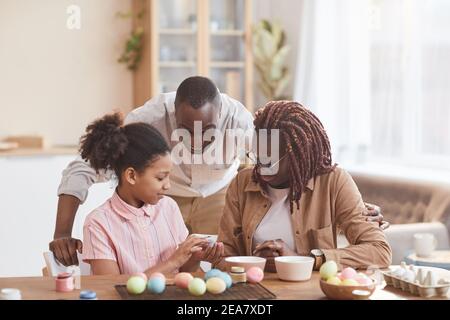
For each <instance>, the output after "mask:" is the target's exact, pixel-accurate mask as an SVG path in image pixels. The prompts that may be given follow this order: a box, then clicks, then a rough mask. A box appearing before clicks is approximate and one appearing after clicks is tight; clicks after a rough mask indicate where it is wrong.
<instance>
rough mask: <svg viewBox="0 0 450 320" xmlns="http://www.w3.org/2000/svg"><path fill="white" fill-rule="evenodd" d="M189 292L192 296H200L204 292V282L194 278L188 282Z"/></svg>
mask: <svg viewBox="0 0 450 320" xmlns="http://www.w3.org/2000/svg"><path fill="white" fill-rule="evenodd" d="M188 290H189V292H190V293H191V294H192V295H194V296H202V295H204V294H205V292H206V284H205V281H203V279H201V278H194V279H192V280H191V281H189V286H188Z"/></svg>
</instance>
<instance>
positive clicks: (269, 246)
mask: <svg viewBox="0 0 450 320" xmlns="http://www.w3.org/2000/svg"><path fill="white" fill-rule="evenodd" d="M254 124H255V130H256V137H257V138H256V139H261V138H260V137H261V136H260V135H259V133H260V132H261V130H264V129H265V130H267V132H268V135H267V136H268V140H267V143H266V150H265V151H266V152H262V150H260V149H261V143H260V141H259V142H258V143H257V145H258V149H257V150H256V155H255V156H254V158H256V159H255V160H256V165H255V166H254V167H252V168H247V169H244V170H241V172H240V173H239V174H238V176H237V177H236V178H235V179H234V181H233V182H232V183H231V185H230V187H229V189H228V192H227V196H226V205H225V208H224V212H223V216H222V219H221V222H220V227H219V236H218V241H221V242H223V243H224V246H225V256H234V255H257V256H262V257H265V258H268V263H267V265H266V266H267V268H266V269H267V270H268V271H274V264H273V258H274V257H276V256H292V255H310V256H313V257H314V258H315V265H314V267H315V269H318V268H319V267H320V265H321V264H322V263H323V262H325V261H326V260H334V261H336V263H337V264H338V266H339V267H340V268H343V267H347V266H350V267H353V268H367V267H369V266H378V267H387V266H389V264H390V263H391V259H392V253H391V248H390V247H389V244H388V243H387V241H386V238H385V236H384V234H383V232H382V230H381V229H380V228H379V227H378V224H377V223H371V222H368V221H366V218H365V217H364V216H363V212H364V210H365V206H364V202H363V200H362V198H361V194H360V193H359V191H358V188H357V187H356V185H355V183H354V182H353V180H352V178H351V176H350V175H349V174H348V173H347V172H346V171H345V170H343V169H341V168H339V167H337V165H336V164H333V162H332V157H331V147H330V142H329V140H328V137H327V134H326V132H325V129H324V127H323V126H322V123H321V122H320V120H319V119H318V118H317V117H316V116H315V115H314V114H313V113H312V112H311V111H309V110H308V109H307V108H305V107H303V106H302V105H301V104H299V103H297V102H291V101H274V102H269V103H268V104H267V105H266V106H265V107H264V108H262V109H260V110H259V111H258V112H257V113H256V115H255V121H254ZM272 130H278V133H279V141H276V142H275V144H273V143H272V141H270V137H271V136H272V135H271V134H270V133H271V132H272ZM275 136H276V135H275ZM275 136H274V137H275ZM277 142H278V143H277ZM277 144H278V145H279V157H278V159H279V160H277V161H271V159H268V158H267V159H265V158H264V156H265V155H268V154H270V153H271V150H270V149H271V147H270V146H271V145H277ZM271 156H272V155H271ZM339 230H341V231H342V232H343V233H344V235H345V236H346V238H347V240H348V241H349V243H350V245H349V246H348V247H346V248H340V249H338V248H337V234H338V233H339ZM223 266H224V262H223V260H222V262H221V263H220V264H219V267H223Z"/></svg>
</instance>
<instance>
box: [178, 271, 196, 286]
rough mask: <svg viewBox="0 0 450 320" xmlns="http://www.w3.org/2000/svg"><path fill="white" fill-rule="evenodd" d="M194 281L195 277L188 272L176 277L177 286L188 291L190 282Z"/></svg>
mask: <svg viewBox="0 0 450 320" xmlns="http://www.w3.org/2000/svg"><path fill="white" fill-rule="evenodd" d="M192 279H194V277H193V276H192V275H191V274H190V273H187V272H180V273H178V274H177V275H176V276H175V279H174V280H175V285H176V286H177V287H178V288H181V289H187V288H188V287H189V281H191V280H192Z"/></svg>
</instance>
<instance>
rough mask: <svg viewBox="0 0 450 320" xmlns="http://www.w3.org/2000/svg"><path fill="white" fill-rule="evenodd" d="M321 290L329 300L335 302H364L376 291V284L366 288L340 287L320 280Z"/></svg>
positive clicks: (362, 286)
mask: <svg viewBox="0 0 450 320" xmlns="http://www.w3.org/2000/svg"><path fill="white" fill-rule="evenodd" d="M320 289H322V292H323V293H325V295H326V296H327V297H328V298H329V299H333V300H364V299H368V298H369V297H370V296H371V295H372V293H373V292H374V291H375V282H373V284H371V285H368V286H365V285H360V286H340V285H336V284H330V283H327V282H326V281H325V280H323V279H321V280H320Z"/></svg>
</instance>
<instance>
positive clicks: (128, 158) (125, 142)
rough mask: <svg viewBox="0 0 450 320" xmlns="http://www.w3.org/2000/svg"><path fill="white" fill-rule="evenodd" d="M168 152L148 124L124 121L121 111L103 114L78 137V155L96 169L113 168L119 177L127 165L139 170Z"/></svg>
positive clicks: (157, 134)
mask: <svg viewBox="0 0 450 320" xmlns="http://www.w3.org/2000/svg"><path fill="white" fill-rule="evenodd" d="M169 152H170V148H169V146H168V145H167V143H166V141H165V140H164V138H163V136H162V135H161V133H159V131H158V130H156V129H155V128H154V127H152V126H151V125H149V124H146V123H141V122H136V123H130V124H127V125H125V126H124V125H123V116H122V114H121V113H114V114H109V115H106V116H104V117H103V118H100V119H98V120H96V121H94V122H92V123H91V124H90V125H89V126H88V127H87V128H86V134H85V135H83V136H82V137H81V139H80V153H81V157H82V158H83V159H84V160H86V161H89V162H90V164H91V166H92V168H94V169H95V171H96V172H97V173H98V172H99V170H100V169H105V170H106V169H112V170H114V172H115V174H116V176H117V177H118V179H119V184H120V176H121V173H122V172H123V171H124V170H126V169H127V168H130V167H131V168H134V169H135V170H136V171H138V172H142V171H144V169H145V168H146V167H147V166H149V165H150V164H151V162H152V161H153V160H155V159H156V158H158V157H159V156H164V155H166V154H168V153H169Z"/></svg>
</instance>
